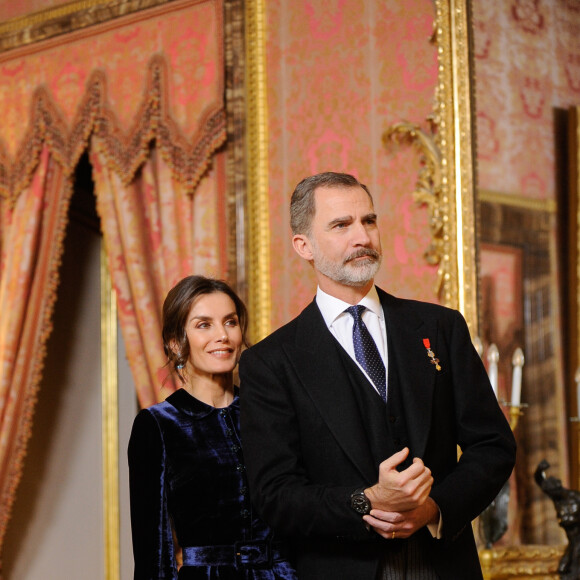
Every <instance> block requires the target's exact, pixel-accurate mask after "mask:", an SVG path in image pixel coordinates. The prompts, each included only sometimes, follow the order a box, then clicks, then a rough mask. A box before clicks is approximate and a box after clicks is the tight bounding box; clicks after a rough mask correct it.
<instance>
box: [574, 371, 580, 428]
mask: <svg viewBox="0 0 580 580" xmlns="http://www.w3.org/2000/svg"><path fill="white" fill-rule="evenodd" d="M574 380H575V381H576V417H580V367H578V368H577V369H576V374H575V375H574Z"/></svg>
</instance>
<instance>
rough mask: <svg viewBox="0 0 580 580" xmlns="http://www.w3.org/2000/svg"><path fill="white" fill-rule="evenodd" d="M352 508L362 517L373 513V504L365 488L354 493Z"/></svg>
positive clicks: (351, 500)
mask: <svg viewBox="0 0 580 580" xmlns="http://www.w3.org/2000/svg"><path fill="white" fill-rule="evenodd" d="M350 507H351V508H352V509H353V510H354V511H355V512H357V513H359V514H360V515H361V516H364V515H366V514H368V513H369V512H370V511H371V508H372V506H371V502H370V500H369V498H368V497H367V496H366V495H365V490H364V488H362V487H361V488H360V489H357V490H356V491H353V493H352V494H351V496H350Z"/></svg>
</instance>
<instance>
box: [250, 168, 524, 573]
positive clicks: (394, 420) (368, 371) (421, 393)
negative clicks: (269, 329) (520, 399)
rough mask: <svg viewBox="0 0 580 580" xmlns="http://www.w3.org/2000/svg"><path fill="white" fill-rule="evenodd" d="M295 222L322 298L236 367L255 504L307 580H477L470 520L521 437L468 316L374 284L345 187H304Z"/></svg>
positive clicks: (361, 205)
mask: <svg viewBox="0 0 580 580" xmlns="http://www.w3.org/2000/svg"><path fill="white" fill-rule="evenodd" d="M290 213H291V225H292V231H293V245H294V249H295V250H296V252H297V253H298V255H299V256H300V257H302V258H303V259H305V260H308V261H309V262H310V263H311V264H312V266H313V268H314V271H315V273H316V277H317V280H318V291H317V294H316V298H315V301H314V302H312V303H311V304H310V305H309V306H308V307H307V308H306V309H305V310H304V311H303V312H302V313H301V314H300V315H299V316H298V317H297V318H296V319H294V320H293V321H291V322H290V323H289V324H287V325H285V326H283V327H282V328H280V329H279V330H277V331H276V332H274V333H273V334H272V335H270V336H269V337H268V338H266V339H265V340H263V341H261V342H260V343H258V344H257V345H255V346H253V347H252V348H250V349H249V350H247V351H246V352H245V353H244V354H243V355H242V358H241V361H240V380H241V382H240V385H241V389H242V391H241V392H242V395H241V421H242V439H243V445H244V456H245V460H246V464H247V469H248V475H249V481H250V493H251V496H252V499H253V503H254V505H255V506H256V508H257V510H258V511H259V512H260V514H261V515H262V516H263V518H264V519H265V520H266V521H267V522H268V523H269V524H270V525H271V526H272V527H273V529H274V531H275V532H276V533H277V534H278V536H281V537H285V538H288V539H289V540H290V542H291V544H292V546H293V547H294V549H295V555H296V565H297V571H298V577H299V578H300V579H301V580H304V579H312V580H325V579H328V580H337V579H339V580H349V579H353V580H354V579H357V580H358V579H369V580H375V579H386V580H402V579H412V580H435V579H440V580H473V579H477V578H481V577H482V575H481V568H480V565H479V560H478V556H477V550H476V546H475V542H474V538H473V533H472V529H471V525H470V522H471V521H472V520H473V519H474V518H475V517H476V516H477V515H478V514H479V513H480V512H481V511H482V510H483V509H485V507H486V506H487V505H488V504H489V503H490V502H491V501H492V500H493V499H494V497H495V496H496V494H497V493H498V492H499V490H500V488H501V487H502V485H503V483H504V482H505V481H506V480H507V478H508V477H509V475H510V473H511V470H512V468H513V465H514V461H515V441H514V438H513V435H512V432H511V430H510V428H509V425H508V423H507V421H506V420H505V418H504V416H503V414H502V412H501V410H500V408H499V406H498V404H497V401H496V399H495V396H494V394H493V391H492V389H491V386H490V384H489V381H488V379H487V374H486V372H485V369H484V367H483V365H482V363H481V360H480V358H479V356H478V355H477V353H476V351H475V349H474V348H473V346H472V344H471V340H470V336H469V332H468V329H467V325H466V324H465V321H464V319H463V317H462V316H461V315H460V314H459V313H458V312H457V311H455V310H451V309H448V308H444V307H442V306H439V305H435V304H428V303H423V302H417V301H411V300H402V299H399V298H395V297H394V296H391V295H389V294H387V293H386V292H384V291H382V290H381V289H380V288H377V287H376V286H375V285H374V282H373V280H374V276H375V274H376V272H377V270H378V268H379V265H380V260H381V255H382V254H381V243H380V239H379V231H378V227H377V216H376V213H375V210H374V206H373V201H372V198H371V195H370V193H369V191H368V189H367V188H366V187H365V186H364V185H362V184H361V183H359V182H358V181H357V180H356V179H355V178H354V177H352V176H350V175H346V174H340V173H323V174H319V175H315V176H312V177H309V178H307V179H305V180H303V181H301V182H300V183H299V184H298V186H297V187H296V190H295V191H294V193H293V195H292V202H291V209H290ZM457 446H459V447H460V448H461V456H460V457H459V459H458V453H457Z"/></svg>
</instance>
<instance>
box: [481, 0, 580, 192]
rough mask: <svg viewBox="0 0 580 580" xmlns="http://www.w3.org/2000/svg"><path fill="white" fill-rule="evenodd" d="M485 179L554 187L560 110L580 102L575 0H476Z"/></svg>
mask: <svg viewBox="0 0 580 580" xmlns="http://www.w3.org/2000/svg"><path fill="white" fill-rule="evenodd" d="M473 18H474V39H475V72H476V86H477V132H478V164H479V175H478V178H479V187H480V188H482V189H486V190H492V191H497V192H502V193H515V194H519V195H522V196H525V197H529V198H533V199H553V198H554V197H555V194H556V175H555V143H554V110H555V109H556V108H564V109H567V108H568V107H570V106H574V105H578V104H579V103H580V3H579V2H578V1H577V0H560V1H548V0H510V1H509V2H505V1H503V0H491V1H488V0H475V1H474V3H473Z"/></svg>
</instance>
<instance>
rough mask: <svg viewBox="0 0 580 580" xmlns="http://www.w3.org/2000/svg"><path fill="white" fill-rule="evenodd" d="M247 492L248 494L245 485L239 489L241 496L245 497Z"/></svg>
mask: <svg viewBox="0 0 580 580" xmlns="http://www.w3.org/2000/svg"><path fill="white" fill-rule="evenodd" d="M247 492H248V488H247V487H246V486H245V485H243V486H242V487H240V494H241V495H246V493H247Z"/></svg>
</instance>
